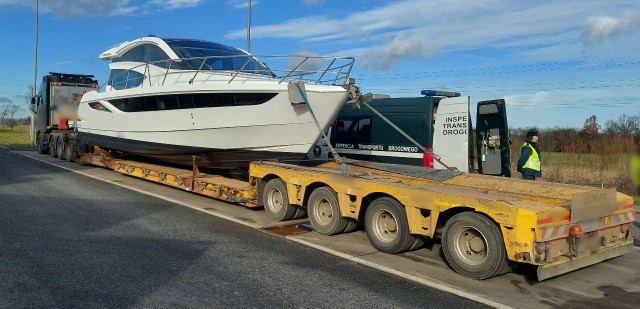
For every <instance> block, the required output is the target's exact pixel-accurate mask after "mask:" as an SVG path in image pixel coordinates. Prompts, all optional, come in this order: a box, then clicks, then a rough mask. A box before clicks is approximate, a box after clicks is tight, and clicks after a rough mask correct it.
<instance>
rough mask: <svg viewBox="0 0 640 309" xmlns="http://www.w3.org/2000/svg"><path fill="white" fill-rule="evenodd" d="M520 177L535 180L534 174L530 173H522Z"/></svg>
mask: <svg viewBox="0 0 640 309" xmlns="http://www.w3.org/2000/svg"><path fill="white" fill-rule="evenodd" d="M522 179H526V180H536V176H531V175H527V174H522Z"/></svg>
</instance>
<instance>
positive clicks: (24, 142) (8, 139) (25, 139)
mask: <svg viewBox="0 0 640 309" xmlns="http://www.w3.org/2000/svg"><path fill="white" fill-rule="evenodd" d="M0 145H2V146H6V147H9V148H11V149H24V148H33V147H34V146H33V145H31V136H30V135H29V126H28V125H19V126H15V127H13V130H12V129H11V127H9V126H7V125H5V126H4V129H2V127H1V126H0Z"/></svg>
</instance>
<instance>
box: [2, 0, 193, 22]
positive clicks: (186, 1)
mask: <svg viewBox="0 0 640 309" xmlns="http://www.w3.org/2000/svg"><path fill="white" fill-rule="evenodd" d="M133 2H135V3H136V4H133ZM202 2H203V0H144V1H134V0H111V1H95V0H66V1H61V0H40V1H39V10H40V12H41V13H52V14H54V15H57V16H60V17H63V18H77V17H86V16H113V15H128V14H133V13H140V12H146V11H148V10H149V9H161V10H163V9H164V10H173V9H180V8H188V7H194V6H197V5H199V4H201V3H202ZM3 5H16V6H24V7H32V8H35V1H26V0H0V6H3Z"/></svg>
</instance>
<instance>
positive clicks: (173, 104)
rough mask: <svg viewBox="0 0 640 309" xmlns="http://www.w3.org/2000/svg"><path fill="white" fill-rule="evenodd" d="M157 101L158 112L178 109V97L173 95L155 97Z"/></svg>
mask: <svg viewBox="0 0 640 309" xmlns="http://www.w3.org/2000/svg"><path fill="white" fill-rule="evenodd" d="M156 98H157V99H158V109H159V110H169V109H178V108H179V107H180V106H179V105H178V97H177V96H175V95H163V96H158V97H156Z"/></svg>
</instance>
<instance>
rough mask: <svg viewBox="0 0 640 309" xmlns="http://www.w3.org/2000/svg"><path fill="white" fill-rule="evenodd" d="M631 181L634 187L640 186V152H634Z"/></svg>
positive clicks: (631, 163) (631, 164)
mask: <svg viewBox="0 0 640 309" xmlns="http://www.w3.org/2000/svg"><path fill="white" fill-rule="evenodd" d="M629 166H630V167H631V183H632V184H633V186H634V187H636V188H640V154H634V155H632V156H631V162H630V164H629Z"/></svg>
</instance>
